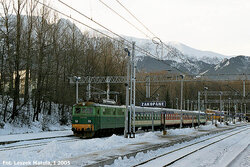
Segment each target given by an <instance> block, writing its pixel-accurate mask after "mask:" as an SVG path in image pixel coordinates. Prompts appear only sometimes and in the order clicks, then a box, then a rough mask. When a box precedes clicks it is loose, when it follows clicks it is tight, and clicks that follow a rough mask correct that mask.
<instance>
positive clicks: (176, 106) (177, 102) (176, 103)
mask: <svg viewBox="0 0 250 167" xmlns="http://www.w3.org/2000/svg"><path fill="white" fill-rule="evenodd" d="M176 109H177V110H178V97H176Z"/></svg>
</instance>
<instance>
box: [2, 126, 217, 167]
mask: <svg viewBox="0 0 250 167" xmlns="http://www.w3.org/2000/svg"><path fill="white" fill-rule="evenodd" d="M201 127H204V128H205V127H206V128H205V129H213V128H214V127H213V126H211V125H205V126H201ZM46 133H49V132H44V133H41V135H42V134H43V135H42V136H45V135H44V134H46ZM55 133H57V132H51V134H53V135H54V134H55ZM58 133H59V132H58ZM69 133H70V132H69ZM71 133H72V132H71ZM204 133H207V132H201V131H199V130H198V129H194V128H185V129H174V130H167V135H166V136H162V132H158V131H157V132H147V133H141V134H136V138H129V139H126V138H124V137H123V136H117V135H112V136H111V137H106V138H93V139H82V140H75V138H73V137H72V139H74V140H72V142H70V141H69V142H60V141H57V140H56V139H55V140H51V141H50V142H49V143H48V144H47V145H44V146H36V147H30V148H22V149H16V150H8V151H0V166H1V163H2V162H3V161H10V162H13V161H50V162H51V161H58V160H69V161H70V162H71V163H72V164H71V165H70V166H81V165H86V164H89V163H93V161H96V160H98V159H99V160H100V159H105V158H110V157H112V156H117V155H118V156H121V155H124V154H126V153H129V152H131V151H134V150H140V149H143V148H145V147H147V146H150V145H152V144H159V143H164V142H165V143H168V142H171V140H172V139H173V138H178V137H182V136H183V135H190V136H195V135H197V134H204ZM38 134H40V133H38ZM38 134H36V133H31V134H26V135H30V137H31V138H32V137H36V136H38ZM8 136H12V135H8ZM16 137H17V138H22V136H21V135H20V137H19V136H18V135H17V136H16ZM15 144H16V143H13V144H12V145H15ZM180 145H182V144H180ZM177 146H178V144H177V145H175V146H173V148H176V147H177ZM3 147H4V146H0V149H1V148H3ZM171 148H172V147H170V148H168V149H171ZM140 154H142V153H139V154H138V156H140ZM151 154H154V152H152V153H151ZM147 156H151V155H147Z"/></svg>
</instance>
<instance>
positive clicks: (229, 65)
mask: <svg viewBox="0 0 250 167" xmlns="http://www.w3.org/2000/svg"><path fill="white" fill-rule="evenodd" d="M249 71H250V57H248V56H242V55H241V56H236V57H232V58H230V59H224V60H223V61H221V62H220V63H218V64H217V65H215V66H214V67H213V68H210V69H209V70H208V71H206V72H205V74H207V75H209V74H247V73H249Z"/></svg>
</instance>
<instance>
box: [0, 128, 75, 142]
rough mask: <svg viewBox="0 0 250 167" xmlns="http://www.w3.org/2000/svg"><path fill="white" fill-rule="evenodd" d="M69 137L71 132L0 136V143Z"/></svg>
mask: <svg viewBox="0 0 250 167" xmlns="http://www.w3.org/2000/svg"><path fill="white" fill-rule="evenodd" d="M69 135H73V133H72V131H71V130H63V131H51V132H39V133H28V134H13V135H1V136H0V142H6V141H20V140H31V139H40V138H49V137H56V136H69Z"/></svg>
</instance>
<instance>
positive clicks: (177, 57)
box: [125, 37, 229, 64]
mask: <svg viewBox="0 0 250 167" xmlns="http://www.w3.org/2000/svg"><path fill="white" fill-rule="evenodd" d="M125 38H126V39H128V40H129V41H135V43H136V45H137V46H139V47H141V48H143V49H145V50H147V51H148V52H150V53H152V54H153V55H156V56H157V57H158V58H159V59H162V60H174V61H176V62H179V63H181V62H186V61H191V62H197V61H203V62H205V63H208V64H218V63H219V62H220V61H222V60H223V59H225V58H229V56H226V55H222V54H219V53H215V52H211V51H201V50H198V49H194V48H192V47H189V46H187V45H185V44H182V43H180V42H165V44H166V45H164V47H163V48H164V49H163V56H162V55H161V54H162V50H161V49H162V46H161V44H158V45H157V44H155V43H153V41H152V40H149V39H142V38H135V37H125ZM136 56H137V57H139V59H140V58H141V56H142V57H144V55H143V54H142V53H140V52H137V54H136Z"/></svg>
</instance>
